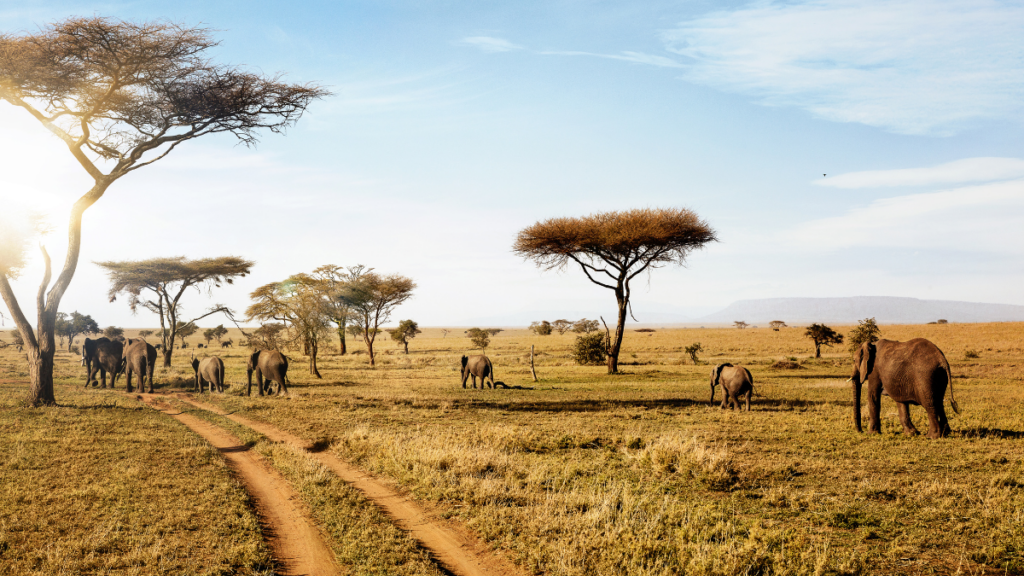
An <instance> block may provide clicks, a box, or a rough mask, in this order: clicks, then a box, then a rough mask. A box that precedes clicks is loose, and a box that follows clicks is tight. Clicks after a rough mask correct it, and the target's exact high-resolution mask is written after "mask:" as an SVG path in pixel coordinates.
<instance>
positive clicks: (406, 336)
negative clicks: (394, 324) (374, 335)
mask: <svg viewBox="0 0 1024 576" xmlns="http://www.w3.org/2000/svg"><path fill="white" fill-rule="evenodd" d="M422 332H423V331H422V330H420V325H419V324H417V323H416V322H415V321H414V320H402V321H401V322H399V323H398V328H395V329H394V330H389V331H388V334H389V335H391V339H392V340H394V341H395V342H398V343H399V344H401V345H402V346H404V347H405V353H406V354H408V353H409V341H410V340H412V339H413V338H415V337H416V335H417V334H420V333H422Z"/></svg>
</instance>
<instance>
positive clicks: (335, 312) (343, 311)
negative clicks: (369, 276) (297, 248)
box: [313, 264, 373, 356]
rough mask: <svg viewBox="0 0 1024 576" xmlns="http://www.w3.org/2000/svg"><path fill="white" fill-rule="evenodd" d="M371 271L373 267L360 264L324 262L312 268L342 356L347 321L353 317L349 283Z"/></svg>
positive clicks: (346, 349) (346, 351)
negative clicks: (347, 264) (341, 264)
mask: <svg viewBox="0 0 1024 576" xmlns="http://www.w3.org/2000/svg"><path fill="white" fill-rule="evenodd" d="M372 271H373V268H366V267H365V266H363V265H362V264H358V265H356V266H349V267H348V268H344V267H342V266H335V265H334V264H325V265H323V266H320V267H319V268H317V269H316V270H313V278H315V279H317V280H318V281H320V283H321V285H322V286H321V290H322V292H323V298H324V300H325V307H324V311H325V313H326V314H327V316H328V318H330V321H331V322H333V323H334V325H335V327H336V330H337V332H338V353H339V354H341V355H342V356H344V355H345V354H346V353H348V346H347V345H346V344H345V331H346V328H347V327H348V323H349V322H351V321H352V320H353V318H354V312H353V310H352V302H351V300H350V298H349V292H350V290H351V284H352V282H355V281H356V280H358V279H359V277H360V276H362V275H363V274H364V273H366V272H372Z"/></svg>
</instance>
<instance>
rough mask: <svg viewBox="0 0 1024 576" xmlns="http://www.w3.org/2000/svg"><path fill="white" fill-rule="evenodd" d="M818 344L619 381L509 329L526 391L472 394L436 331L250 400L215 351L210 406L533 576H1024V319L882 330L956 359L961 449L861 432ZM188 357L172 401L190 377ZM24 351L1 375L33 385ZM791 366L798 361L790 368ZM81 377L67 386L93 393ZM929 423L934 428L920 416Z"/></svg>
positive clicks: (887, 416) (672, 334) (728, 345)
mask: <svg viewBox="0 0 1024 576" xmlns="http://www.w3.org/2000/svg"><path fill="white" fill-rule="evenodd" d="M837 329H840V331H842V332H844V333H845V332H848V331H849V328H848V327H842V328H840V327H837ZM802 332H803V330H802V329H797V328H787V329H783V330H782V331H780V332H773V331H771V330H768V329H763V328H761V329H756V330H755V329H748V330H742V331H740V330H735V329H674V330H660V329H659V330H657V331H656V332H654V333H646V334H642V333H635V332H628V333H627V336H626V339H625V341H624V349H623V354H622V356H621V358H620V360H621V362H620V366H621V368H622V369H623V372H624V373H623V374H620V375H617V376H608V375H606V374H604V373H603V372H604V368H603V367H579V366H575V365H573V364H572V362H571V360H570V358H569V347H570V345H571V342H572V337H571V336H570V335H568V334H567V335H565V336H558V335H552V336H547V337H537V336H533V335H530V334H529V333H527V332H526V331H524V330H507V331H505V332H502V333H501V334H499V335H498V336H496V337H493V338H492V340H491V341H492V344H491V347H490V349H488V351H487V353H488V355H489V356H490V357H491V358H492V360H493V361H494V364H495V371H496V373H497V379H498V380H502V381H504V382H505V383H506V384H509V385H511V386H522V387H523V389H497V390H473V389H468V390H463V389H462V388H461V387H459V385H458V372H457V366H458V358H459V356H460V355H461V354H462V353H464V352H468V351H469V350H468V348H467V346H468V340H467V339H466V338H464V337H462V335H461V330H456V331H454V332H452V333H450V334H449V335H448V336H447V337H446V338H442V337H441V333H440V331H439V330H437V329H426V330H425V332H424V334H422V335H420V336H419V337H418V338H416V339H415V340H413V342H412V344H411V346H410V354H409V355H408V356H405V355H404V354H402V353H401V351H400V350H399V349H398V346H397V345H396V344H394V343H391V342H387V341H385V342H383V343H382V345H380V346H379V348H380V350H381V351H382V352H383V354H382V355H381V356H380V357H379V359H378V367H377V369H370V368H369V367H368V366H367V358H366V356H365V355H364V354H351V355H348V356H345V357H341V356H331V355H326V354H325V355H322V356H321V360H320V363H319V367H320V370H321V372H322V373H323V374H324V378H323V380H316V379H312V378H310V377H309V376H307V375H306V374H304V368H305V362H304V358H303V357H301V356H300V355H299V354H297V353H290V354H291V356H292V359H293V363H292V370H291V373H290V378H291V380H292V382H293V387H292V390H293V395H292V397H291V398H289V399H284V398H256V397H254V398H245V397H241V396H238V394H239V391H240V388H241V386H240V384H242V383H244V380H245V372H244V350H228V351H222V350H220V349H216V353H219V354H220V355H221V356H222V357H224V359H225V362H226V365H227V369H228V377H227V378H228V381H229V383H230V384H232V386H231V387H230V388H229V391H228V393H227V394H226V395H224V396H213V397H212V400H213V401H215V402H216V403H219V404H220V405H221V406H222V407H224V408H228V409H231V410H237V411H239V412H240V413H243V414H244V415H246V416H247V417H249V418H254V419H259V420H265V421H267V422H270V423H273V424H274V425H276V426H278V427H281V428H284V429H286V430H289V431H291V432H294V433H296V434H299V435H301V436H304V437H306V438H308V439H310V440H320V441H321V444H323V445H329V446H330V448H329V449H330V450H333V451H334V452H336V453H337V454H338V455H339V456H341V457H343V458H346V459H349V460H352V461H354V462H356V463H358V464H360V465H362V466H364V467H365V468H367V469H370V470H372V471H374V472H375V473H376V474H378V475H380V476H382V477H385V478H388V479H390V480H392V481H393V482H394V483H396V484H397V485H399V486H401V487H403V488H405V489H407V490H409V491H410V492H411V493H412V494H413V495H414V496H415V497H417V498H419V499H423V500H426V501H429V502H433V503H436V504H437V505H438V506H439V507H440V508H442V509H445V510H447V511H448V514H450V515H451V516H452V517H456V518H459V519H461V520H462V521H464V522H465V523H466V524H467V525H469V526H470V527H471V528H472V529H474V530H476V531H477V532H478V533H479V534H480V535H481V536H482V537H483V538H485V539H486V540H487V541H488V542H490V543H491V545H492V546H494V547H496V548H500V549H503V550H505V551H506V553H507V554H508V555H509V556H510V557H511V558H513V559H514V560H515V561H517V562H518V563H520V564H521V565H523V566H525V567H526V568H527V569H528V570H530V571H532V572H535V573H544V574H559V575H562V574H564V575H572V574H595V573H601V574H611V573H629V574H652V575H653V574H678V573H692V574H743V573H748V574H829V573H831V574H856V573H864V574H888V573H905V574H930V573H936V572H937V573H956V572H958V571H959V572H960V573H963V574H971V573H992V574H995V573H1000V574H1003V573H1022V572H1024V528H1022V526H1024V512H1022V510H1024V421H1022V418H1021V414H1022V401H1024V390H1022V380H1024V378H1022V375H1021V373H1020V367H1021V365H1022V363H1024V339H1022V338H1021V336H1022V334H1024V326H1022V325H1021V324H977V325H960V324H950V325H931V326H883V337H887V338H892V339H898V340H906V339H909V338H912V337H918V336H920V337H926V338H929V339H931V340H932V341H934V342H935V343H936V344H938V345H939V347H940V348H942V349H943V350H944V351H945V353H946V355H947V357H948V358H949V360H950V362H951V364H952V367H953V373H954V375H955V377H956V378H955V382H954V389H955V393H956V397H957V399H958V401H959V403H960V406H961V409H962V412H963V414H962V415H960V416H955V415H951V425H952V427H953V429H954V431H955V433H954V434H953V436H952V437H950V438H946V439H942V440H928V439H926V438H923V437H915V438H906V437H904V436H902V435H901V434H899V431H900V430H901V428H900V426H899V425H898V421H897V417H896V410H895V405H894V404H892V403H891V402H889V401H888V400H887V399H884V400H883V410H882V416H883V434H882V435H881V436H869V435H864V434H857V433H856V432H855V431H854V430H853V424H852V417H851V416H852V408H851V393H850V388H849V384H848V383H845V382H844V380H846V379H847V378H848V377H849V373H850V366H849V355H848V353H847V352H846V350H845V349H825V350H823V354H824V357H823V358H822V359H820V360H814V359H811V358H809V357H810V356H812V355H813V346H811V344H810V342H809V341H808V340H806V339H804V338H803V337H802ZM235 340H236V341H237V340H238V337H237V336H236V337H235ZM693 342H701V343H702V344H703V346H704V349H705V350H706V351H707V352H705V354H704V355H703V356H702V360H704V361H707V362H708V363H710V364H716V363H719V362H723V361H728V362H733V363H741V364H745V365H747V366H748V367H749V368H750V369H751V371H752V372H753V374H754V379H755V384H754V386H755V397H754V403H753V412H751V413H749V414H748V413H739V412H732V411H722V410H720V409H719V408H717V406H716V407H709V406H708V398H709V394H710V390H709V388H708V384H707V378H708V373H709V372H710V366H708V365H700V366H693V365H692V363H691V362H690V360H689V358H688V357H687V356H686V354H685V352H684V351H683V349H684V348H685V347H686V346H687V345H689V344H692V343H693ZM531 344H534V345H536V347H537V350H538V356H537V371H538V375H539V376H540V378H541V381H540V382H539V383H533V382H532V381H531V379H530V378H529V366H528V363H529V348H530V345H531ZM350 347H351V349H353V350H359V346H358V344H357V343H353V342H350ZM324 348H326V347H324ZM967 350H977V351H978V352H979V353H980V357H979V358H976V359H965V352H966V351H967ZM185 352H186V353H185V354H182V353H181V352H180V351H179V352H178V353H177V354H176V357H175V367H174V368H173V369H172V371H171V372H170V373H168V374H165V373H162V372H158V374H157V386H158V388H159V387H161V383H166V382H168V381H169V380H170V381H176V382H178V383H179V384H180V383H181V382H183V379H184V377H185V376H187V375H190V374H191V370H190V369H186V367H185V362H186V361H187V359H188V355H187V352H188V351H185ZM10 358H11V356H10V355H9V354H7V355H6V356H5V359H7V362H6V364H7V365H8V367H7V370H8V374H7V375H4V374H3V373H0V378H10V377H12V376H14V377H17V374H16V372H17V370H19V369H20V368H17V367H11V366H10V364H11V360H10ZM790 358H796V359H797V362H798V364H799V366H800V368H797V369H791V370H773V369H771V368H770V366H771V365H772V364H774V363H775V362H776V361H779V360H788V359H790ZM61 366H62V367H61V376H62V378H63V379H64V380H65V381H66V380H69V379H73V380H74V381H75V382H76V383H80V382H81V381H82V380H84V377H83V376H82V375H80V374H79V373H78V371H80V370H81V369H80V368H78V367H77V365H76V366H67V365H61ZM2 369H3V368H0V370H2ZM12 370H13V372H15V374H12V373H11V372H12ZM22 377H24V375H22ZM164 388H165V389H166V388H167V386H166V385H165V386H164ZM88 393H89V394H93V395H95V396H96V397H104V398H105V397H107V396H109V395H110V393H109V392H103V391H99V390H90V391H88ZM63 394H64V391H63V389H62V390H60V391H58V401H62V395H63ZM720 398H721V392H719V393H718V397H717V398H716V399H720ZM207 399H210V397H209V396H208V395H207ZM912 415H913V417H914V419H915V421H916V422H917V423H918V424H919V425H925V422H924V414H923V411H922V410H920V409H913V410H912ZM284 460H285V458H283V457H282V458H281V459H280V462H278V465H279V466H282V467H287V466H286V465H285V464H283V463H281V462H283V461H284ZM296 478H297V477H296ZM294 481H296V482H299V480H294ZM332 490H333V489H332ZM307 497H309V496H307ZM312 498H313V500H312V501H316V498H317V497H312ZM398 554H399V555H400V554H401V553H398ZM409 554H413V552H409ZM389 562H393V561H391V560H389ZM380 573H391V572H389V571H388V570H386V569H383V568H382V569H381V572H380Z"/></svg>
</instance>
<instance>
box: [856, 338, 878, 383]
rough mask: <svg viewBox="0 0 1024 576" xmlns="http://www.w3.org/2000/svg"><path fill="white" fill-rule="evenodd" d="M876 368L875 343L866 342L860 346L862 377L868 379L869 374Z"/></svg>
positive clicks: (862, 379) (863, 379)
mask: <svg viewBox="0 0 1024 576" xmlns="http://www.w3.org/2000/svg"><path fill="white" fill-rule="evenodd" d="M874 369H875V345H874V344H872V343H871V342H865V343H864V344H863V345H861V347H860V367H859V371H860V379H861V381H865V380H867V379H868V375H869V374H871V371H872V370H874Z"/></svg>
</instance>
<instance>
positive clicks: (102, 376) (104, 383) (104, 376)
mask: <svg viewBox="0 0 1024 576" xmlns="http://www.w3.org/2000/svg"><path fill="white" fill-rule="evenodd" d="M110 385H111V387H113V385H114V383H113V382H111V383H110ZM106 387H107V371H106V370H104V369H103V368H100V388H106Z"/></svg>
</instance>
